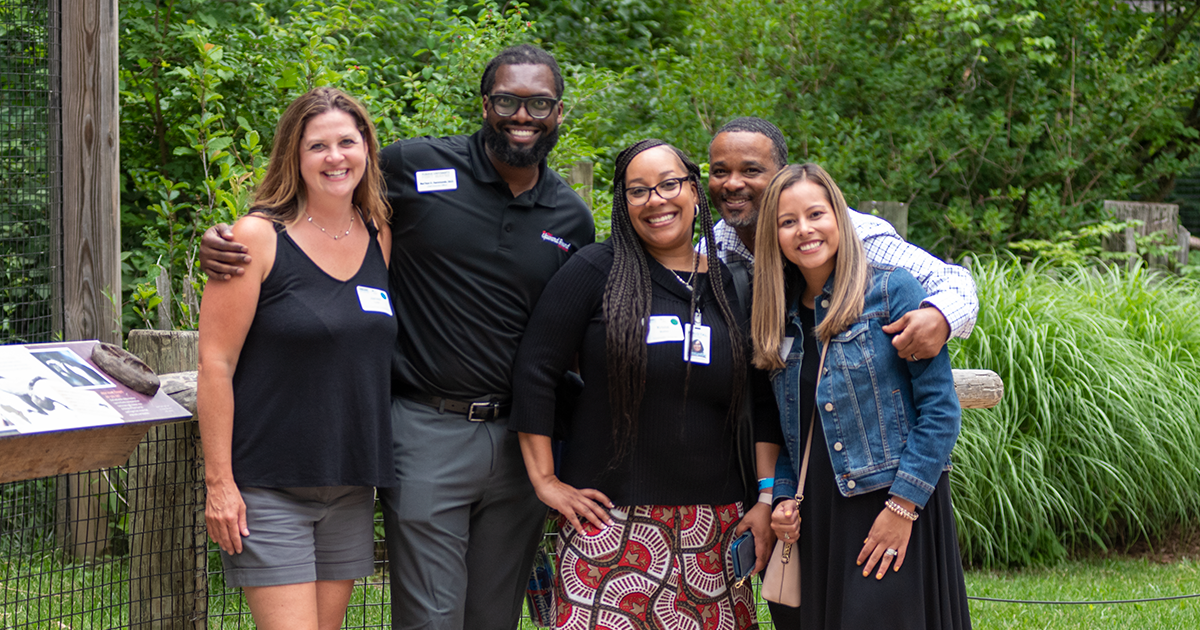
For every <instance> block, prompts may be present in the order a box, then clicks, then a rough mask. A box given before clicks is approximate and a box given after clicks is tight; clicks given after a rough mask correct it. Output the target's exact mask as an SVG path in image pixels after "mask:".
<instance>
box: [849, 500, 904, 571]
mask: <svg viewBox="0 0 1200 630" xmlns="http://www.w3.org/2000/svg"><path fill="white" fill-rule="evenodd" d="M912 527H913V522H912V521H910V520H908V519H906V518H904V517H902V516H900V515H899V514H896V513H895V512H893V511H891V510H889V509H887V508H886V507H885V508H883V510H882V511H881V512H879V516H876V517H875V524H874V525H872V526H871V533H869V534H867V539H866V540H864V541H863V548H862V551H860V552H858V565H859V566H861V567H862V568H863V577H867V576H869V575H870V574H871V570H872V569H874V568H875V565H876V564H878V565H879V570H878V571H876V573H875V579H877V580H882V579H883V576H884V575H886V574H887V570H888V566H891V567H892V570H893V571H899V570H900V567H901V566H903V565H904V556H905V554H906V553H907V552H908V539H909V538H910V537H911V536H912Z"/></svg>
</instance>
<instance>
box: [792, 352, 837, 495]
mask: <svg viewBox="0 0 1200 630" xmlns="http://www.w3.org/2000/svg"><path fill="white" fill-rule="evenodd" d="M827 350H829V342H828V341H826V342H825V345H824V346H822V347H821V362H820V363H819V364H818V365H817V387H820V385H821V370H823V369H825V352H826V351H827ZM816 424H817V389H816V387H814V388H813V415H812V418H810V419H809V421H808V439H807V440H805V441H804V460H803V462H802V463H801V464H800V479H799V481H798V482H797V483H796V505H799V504H800V503H803V502H804V479H805V478H806V477H808V456H809V454H810V453H811V452H812V436H813V429H814V428H815V427H816Z"/></svg>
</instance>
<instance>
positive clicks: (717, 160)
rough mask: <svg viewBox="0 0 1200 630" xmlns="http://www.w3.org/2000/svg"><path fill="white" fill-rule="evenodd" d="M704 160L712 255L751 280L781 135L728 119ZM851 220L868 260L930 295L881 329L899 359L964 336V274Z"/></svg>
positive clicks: (967, 306)
mask: <svg viewBox="0 0 1200 630" xmlns="http://www.w3.org/2000/svg"><path fill="white" fill-rule="evenodd" d="M708 160H709V176H708V193H709V196H710V198H711V199H712V201H713V205H715V206H716V208H717V210H718V211H719V212H720V213H721V221H720V222H718V223H717V225H716V226H714V230H713V231H714V233H715V236H716V241H717V255H718V257H720V259H721V261H722V262H724V263H725V264H726V265H728V266H729V267H730V268H731V269H734V268H735V267H737V266H740V265H744V266H745V268H746V269H747V270H749V271H750V272H751V274H750V276H751V277H752V275H753V274H752V272H753V266H754V226H755V223H756V222H757V221H758V202H759V198H760V196H761V195H762V192H763V190H765V189H766V187H767V183H768V182H770V181H771V177H772V176H774V175H775V173H776V172H778V171H779V169H781V168H783V167H784V166H785V165H787V144H786V143H785V141H784V138H783V133H782V132H780V131H779V128H778V127H776V126H775V125H773V124H771V123H770V122H767V121H765V120H763V119H761V118H738V119H735V120H732V121H730V122H729V123H727V124H726V125H725V126H724V127H721V129H720V130H718V131H717V135H716V136H714V137H713V140H712V143H711V144H710V145H709V147H708ZM850 219H851V221H853V223H854V229H855V231H857V232H858V236H859V238H861V239H862V241H863V247H864V248H865V249H866V253H867V259H868V260H870V261H871V262H873V263H877V264H882V265H889V266H893V267H901V268H903V269H906V270H908V272H909V273H911V274H912V275H913V277H915V278H916V279H917V281H919V282H920V283H921V286H923V287H924V288H925V292H926V293H927V294H929V297H927V298H926V299H925V301H924V302H922V304H921V306H922V308H920V309H917V310H915V311H911V312H909V313H908V314H906V315H904V316H903V317H902V318H900V320H899V321H897V322H895V323H894V324H890V325H888V326H885V327H884V328H883V330H884V331H885V332H888V333H898V334H896V336H895V338H894V339H893V340H892V345H893V346H895V347H896V351H897V352H898V353H899V354H900V356H902V357H904V358H905V359H911V360H916V359H928V358H931V357H933V356H936V355H937V353H938V352H940V351H941V349H942V346H943V345H945V344H946V342H947V341H948V340H949V339H950V337H951V335H953V336H955V337H961V338H966V337H967V336H968V335H970V334H971V329H972V328H973V327H974V326H975V316H976V315H977V314H978V312H979V298H978V297H976V295H975V281H974V280H972V279H971V274H969V273H967V270H966V269H963V268H962V267H959V266H958V265H951V264H948V263H946V262H943V261H942V260H940V259H939V258H937V257H935V256H933V255H932V254H930V253H929V252H927V251H925V250H923V249H921V248H920V247H917V246H916V245H913V244H911V243H909V242H908V241H905V240H904V239H902V238H900V235H899V234H897V233H896V230H895V229H893V228H892V226H891V224H889V223H888V222H887V221H885V220H883V219H881V218H879V217H875V216H871V215H869V214H863V213H861V212H856V211H854V210H850ZM736 273H737V272H736V271H735V274H736Z"/></svg>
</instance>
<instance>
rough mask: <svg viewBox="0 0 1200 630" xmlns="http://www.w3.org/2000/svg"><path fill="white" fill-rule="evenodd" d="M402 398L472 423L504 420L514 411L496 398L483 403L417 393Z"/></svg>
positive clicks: (510, 406) (509, 405) (507, 404)
mask: <svg viewBox="0 0 1200 630" xmlns="http://www.w3.org/2000/svg"><path fill="white" fill-rule="evenodd" d="M400 397H401V398H407V399H409V400H411V401H413V402H415V403H420V404H422V405H427V406H429V407H433V408H434V409H437V410H438V413H445V412H447V411H449V412H450V413H461V414H466V416H467V420H470V421H471V422H487V421H489V420H495V419H496V418H502V417H504V416H507V415H508V412H509V411H510V410H511V409H512V403H511V402H504V401H501V400H499V399H496V398H493V399H491V400H483V401H469V400H454V399H452V398H442V397H441V396H430V395H429V394H421V393H417V392H410V393H405V394H400Z"/></svg>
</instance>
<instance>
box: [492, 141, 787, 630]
mask: <svg viewBox="0 0 1200 630" xmlns="http://www.w3.org/2000/svg"><path fill="white" fill-rule="evenodd" d="M699 181H700V172H699V169H698V168H697V166H696V165H695V164H694V163H692V161H691V160H689V159H688V158H687V156H686V155H684V154H683V153H682V152H681V151H679V150H678V149H676V148H674V147H672V146H670V145H667V144H664V143H663V142H662V141H659V140H643V141H641V142H638V143H636V144H634V145H633V146H631V147H629V148H627V149H625V150H624V151H622V152H621V154H620V155H619V156H618V158H617V164H616V172H615V174H614V177H613V188H614V190H613V209H612V230H613V235H612V238H611V239H609V240H608V241H607V242H605V243H597V244H594V245H591V246H588V247H585V248H583V249H582V250H580V252H579V253H577V254H576V255H574V256H573V257H572V258H571V259H570V260H569V261H568V262H567V264H566V265H564V266H563V268H562V269H561V270H560V271H559V272H558V274H557V275H555V277H554V278H553V279H552V280H551V281H550V283H549V285H547V287H546V289H545V292H544V293H543V294H542V296H541V299H540V301H539V302H538V305H537V307H536V309H535V310H534V312H533V315H532V317H531V319H530V322H529V327H528V328H527V330H526V332H525V337H524V338H523V340H522V342H521V347H520V350H519V351H518V354H517V360H516V368H515V373H514V385H513V391H514V392H515V398H514V401H513V412H512V417H511V420H510V425H509V426H510V428H512V429H514V430H517V431H520V441H521V450H522V453H523V454H524V456H525V465H526V468H527V469H528V471H529V477H530V480H531V481H532V483H533V487H534V489H535V490H536V491H537V494H538V497H539V498H540V499H541V500H542V501H543V502H545V503H546V505H548V506H550V507H551V508H554V509H555V510H557V511H558V512H559V514H561V515H562V517H563V519H565V522H562V523H561V531H560V534H559V538H558V578H557V579H556V584H555V589H556V595H557V596H558V601H559V607H558V620H557V624H558V625H557V627H559V628H573V629H574V628H578V629H580V630H583V629H591V628H596V627H606V628H714V629H721V630H734V629H737V630H740V629H743V628H747V627H749V626H750V625H751V624H752V623H753V622H754V620H755V613H754V605H753V596H752V594H751V592H750V589H749V588H748V587H745V586H742V587H738V586H735V585H734V583H733V580H732V570H731V568H730V566H729V565H728V562H727V558H728V552H727V546H728V544H729V542H730V541H731V539H732V537H733V535H734V533H735V529H736V528H737V525H738V521H739V519H740V518H741V517H742V513H743V510H744V509H745V508H748V507H749V506H748V505H746V504H745V502H746V501H747V500H748V495H749V496H753V493H754V490H753V474H754V470H753V468H751V469H750V470H749V471H747V470H746V467H747V466H748V465H749V461H748V460H749V459H752V458H750V457H742V458H739V455H738V449H737V448H736V446H735V445H736V444H737V443H738V439H739V438H741V439H748V438H747V436H748V435H749V431H750V427H749V426H747V423H748V422H749V419H748V415H747V414H743V413H741V411H742V403H743V401H746V400H748V399H747V398H746V397H747V396H750V398H756V399H758V400H759V401H760V402H762V400H761V398H762V397H754V396H752V395H749V394H747V393H746V391H747V390H748V389H749V388H747V386H746V383H747V378H748V377H747V367H748V366H747V363H748V355H749V352H748V344H747V342H746V336H745V335H743V333H742V330H741V326H742V325H744V324H745V321H746V320H745V317H744V316H742V315H740V313H742V312H743V307H742V305H739V304H738V303H737V299H736V295H735V292H734V289H733V283H732V280H731V279H730V276H729V273H728V271H727V270H724V269H722V268H721V265H720V263H719V262H718V260H717V257H716V256H715V255H712V252H708V253H709V255H703V254H700V253H697V252H696V251H695V249H694V247H693V244H692V230H693V224H694V223H693V222H694V220H695V219H696V218H697V217H698V218H699V219H700V222H701V225H702V229H703V231H704V234H705V235H706V236H707V242H708V243H714V242H716V241H715V239H714V238H713V235H712V215H711V213H710V212H709V209H708V203H707V200H706V199H705V198H704V196H703V195H702V194H700V187H699ZM697 341H698V342H699V343H698V344H696V343H694V342H697ZM697 349H699V350H697ZM576 364H577V365H578V367H579V371H580V374H581V376H582V377H583V381H584V387H583V390H582V393H581V394H580V395H579V399H578V403H577V405H576V407H575V409H574V412H573V414H572V415H571V418H570V420H569V421H566V422H564V423H563V426H557V427H556V426H555V422H554V410H555V403H556V398H555V387H556V385H557V384H558V383H559V380H560V378H561V376H562V374H563V373H564V371H565V370H567V369H570V368H571V367H572V366H574V365H576ZM759 375H760V376H761V377H762V383H763V385H764V390H765V385H766V382H765V375H762V374H761V373H759ZM766 391H768V393H767V395H766V397H765V404H767V405H770V404H771V401H770V396H769V390H766ZM771 411H773V409H771ZM757 415H758V416H759V417H762V418H764V422H762V423H761V424H762V425H764V426H765V430H766V432H767V433H769V434H773V435H775V436H778V434H779V427H778V422H777V421H776V419H775V418H776V417H777V416H776V415H775V414H773V413H763V414H757ZM754 429H755V432H756V433H755V435H757V436H758V438H759V439H760V440H764V439H767V436H764V435H763V434H761V433H758V427H755V428H754ZM552 435H558V436H560V437H563V436H565V443H564V447H563V451H562V452H561V455H560V461H559V465H560V469H559V472H558V474H556V470H555V462H554V457H553V455H552V453H551V436H552ZM780 439H781V436H780V437H776V442H778V441H779V440H780ZM777 448H778V447H777V445H776V449H777ZM771 460H772V461H773V457H772V458H771ZM747 477H749V481H750V484H749V485H750V489H749V491H748V490H747V483H746V479H747ZM762 514H763V516H764V519H763V520H764V528H765V526H766V518H765V517H766V514H767V510H766V509H765V506H764V509H763V510H762ZM764 555H765V554H764ZM763 562H764V563H765V557H764V558H763Z"/></svg>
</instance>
